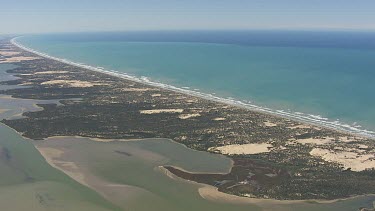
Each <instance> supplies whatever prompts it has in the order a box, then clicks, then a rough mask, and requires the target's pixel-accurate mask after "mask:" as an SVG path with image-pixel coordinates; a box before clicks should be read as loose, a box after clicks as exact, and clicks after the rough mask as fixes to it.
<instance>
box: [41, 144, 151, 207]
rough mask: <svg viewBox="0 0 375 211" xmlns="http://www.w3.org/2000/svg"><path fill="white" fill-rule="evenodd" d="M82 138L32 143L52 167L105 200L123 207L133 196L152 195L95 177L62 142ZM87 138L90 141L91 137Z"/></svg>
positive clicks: (136, 188)
mask: <svg viewBox="0 0 375 211" xmlns="http://www.w3.org/2000/svg"><path fill="white" fill-rule="evenodd" d="M66 138H69V140H63V139H66ZM77 139H79V140H77ZM81 139H82V140H81ZM84 140H86V141H87V140H88V139H87V138H84V137H77V138H76V137H53V138H48V139H46V140H44V141H41V142H35V144H34V145H35V146H36V149H37V150H38V151H39V152H40V153H41V155H42V156H43V157H44V158H45V160H46V161H47V162H48V163H49V164H50V165H51V166H52V167H54V168H56V169H58V170H60V171H62V172H64V173H65V174H67V175H68V176H69V177H71V178H72V179H74V180H75V181H77V182H79V183H80V184H82V185H85V186H87V187H89V188H91V189H93V190H94V191H96V192H97V193H99V194H100V195H102V196H103V197H104V198H106V199H107V200H109V201H111V202H112V203H114V204H116V205H118V206H120V207H122V208H124V209H125V208H127V207H128V205H129V204H128V202H129V201H130V200H133V199H134V198H141V197H142V196H145V194H146V195H148V196H150V195H153V193H151V192H149V191H147V190H145V189H142V188H138V187H134V186H130V185H126V184H117V183H111V182H108V181H106V180H104V179H102V178H100V177H97V176H96V175H95V173H93V172H92V171H91V170H90V169H89V168H88V167H87V166H86V164H85V162H87V161H85V160H80V156H77V155H76V153H79V152H72V150H71V148H70V147H65V146H64V144H62V143H63V142H65V141H68V142H69V143H70V144H71V143H72V142H74V143H77V144H79V142H80V141H84ZM89 140H90V141H91V139H89ZM59 143H60V144H59ZM68 145H69V144H68Z"/></svg>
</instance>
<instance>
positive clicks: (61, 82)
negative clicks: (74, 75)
mask: <svg viewBox="0 0 375 211" xmlns="http://www.w3.org/2000/svg"><path fill="white" fill-rule="evenodd" d="M41 84H42V85H60V86H67V87H80V88H83V87H93V86H100V85H105V84H103V83H95V82H89V81H80V80H51V81H45V82H42V83H41Z"/></svg>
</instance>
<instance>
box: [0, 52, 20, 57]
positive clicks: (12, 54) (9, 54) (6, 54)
mask: <svg viewBox="0 0 375 211" xmlns="http://www.w3.org/2000/svg"><path fill="white" fill-rule="evenodd" d="M0 54H1V55H3V56H15V55H18V54H20V52H16V51H0Z"/></svg>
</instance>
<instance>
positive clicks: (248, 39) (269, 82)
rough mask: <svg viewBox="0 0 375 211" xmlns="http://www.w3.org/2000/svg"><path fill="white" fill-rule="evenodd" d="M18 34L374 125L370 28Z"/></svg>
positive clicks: (203, 85)
mask: <svg viewBox="0 0 375 211" xmlns="http://www.w3.org/2000/svg"><path fill="white" fill-rule="evenodd" d="M17 41H18V42H19V43H21V44H23V45H25V46H27V47H30V48H33V49H35V50H38V51H40V52H44V53H47V54H49V55H52V56H56V57H59V58H65V59H68V60H71V61H75V62H81V63H85V64H89V65H92V66H100V67H104V68H106V69H111V70H116V71H121V72H125V73H129V74H132V75H134V76H138V77H140V76H146V77H149V78H150V79H151V80H154V81H158V82H163V83H167V84H172V85H175V86H178V87H190V89H197V90H199V91H201V92H205V93H215V95H217V96H221V97H231V98H235V99H240V100H243V101H251V102H252V103H254V104H256V105H261V106H266V107H269V108H272V109H282V110H286V111H287V110H290V111H292V112H303V113H305V114H313V115H320V116H323V117H327V118H329V119H330V120H332V121H335V120H337V119H339V120H340V121H341V122H344V123H347V124H350V125H356V124H359V125H362V126H363V128H366V129H370V130H373V131H375V93H374V92H375V33H371V32H318V31H315V32H308V31H304V32H297V31H179V32H177V31H163V32H112V33H109V32H107V33H80V34H77V33H76V34H48V35H29V36H24V37H21V38H18V39H17Z"/></svg>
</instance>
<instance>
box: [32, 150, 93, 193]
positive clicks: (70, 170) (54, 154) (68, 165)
mask: <svg viewBox="0 0 375 211" xmlns="http://www.w3.org/2000/svg"><path fill="white" fill-rule="evenodd" d="M37 149H38V151H39V152H40V154H42V156H43V157H44V158H45V159H46V161H47V163H49V164H50V165H51V166H52V167H54V168H56V169H59V170H60V171H62V172H64V173H65V174H67V175H68V176H70V177H71V178H73V179H74V180H76V181H78V182H79V183H81V184H83V185H86V186H88V187H90V186H89V185H88V184H87V183H86V182H85V176H84V175H83V173H82V172H81V171H80V170H79V168H78V166H77V165H76V164H75V163H73V162H67V161H61V160H60V157H61V156H62V154H64V152H63V151H62V150H58V149H54V148H49V147H37Z"/></svg>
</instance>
